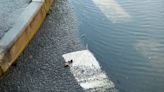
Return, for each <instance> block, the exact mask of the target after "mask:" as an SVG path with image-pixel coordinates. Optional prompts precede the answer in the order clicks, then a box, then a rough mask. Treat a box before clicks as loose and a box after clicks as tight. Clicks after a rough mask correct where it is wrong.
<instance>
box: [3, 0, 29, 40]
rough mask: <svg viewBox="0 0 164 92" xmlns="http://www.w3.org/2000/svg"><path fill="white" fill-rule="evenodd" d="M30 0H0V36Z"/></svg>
mask: <svg viewBox="0 0 164 92" xmlns="http://www.w3.org/2000/svg"><path fill="white" fill-rule="evenodd" d="M30 1H31V0H0V9H1V10H0V38H1V37H2V36H3V35H4V33H5V32H7V31H8V30H9V29H10V28H11V27H12V25H13V24H14V23H15V21H16V20H17V18H18V17H19V15H20V14H21V13H22V11H23V10H24V9H25V8H26V7H27V6H28V4H29V3H30Z"/></svg>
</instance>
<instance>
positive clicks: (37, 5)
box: [0, 0, 53, 76]
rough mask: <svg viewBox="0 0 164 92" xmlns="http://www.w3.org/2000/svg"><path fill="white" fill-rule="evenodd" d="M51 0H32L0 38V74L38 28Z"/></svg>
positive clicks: (6, 68)
mask: <svg viewBox="0 0 164 92" xmlns="http://www.w3.org/2000/svg"><path fill="white" fill-rule="evenodd" d="M52 2H53V0H32V2H31V3H30V4H29V5H28V7H27V8H26V9H25V10H24V11H23V13H22V14H21V15H20V17H19V19H18V20H17V22H16V24H14V25H13V27H12V28H11V29H10V30H9V31H8V32H7V33H6V34H5V35H4V36H3V37H2V39H1V40H0V76H2V75H3V74H4V73H5V72H6V71H7V70H8V69H9V67H10V66H11V65H12V63H14V61H15V60H16V59H17V58H18V57H19V55H20V54H21V52H22V51H23V50H24V49H25V47H26V46H27V45H28V43H29V42H30V40H31V39H32V38H33V36H34V35H35V33H36V32H37V31H38V29H39V28H40V26H41V24H42V23H43V21H44V18H45V17H46V14H47V12H48V10H49V8H50V6H51V4H52Z"/></svg>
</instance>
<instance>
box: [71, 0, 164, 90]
mask: <svg viewBox="0 0 164 92" xmlns="http://www.w3.org/2000/svg"><path fill="white" fill-rule="evenodd" d="M70 2H71V3H72V5H73V8H74V11H75V13H76V15H77V18H78V22H79V30H80V38H81V42H82V44H83V45H84V46H87V47H88V49H90V50H91V51H92V52H93V53H94V54H95V56H96V58H97V59H98V61H99V62H100V64H101V66H102V68H103V69H104V70H105V71H106V72H107V74H108V76H109V77H110V78H111V80H112V81H113V82H114V83H115V85H116V88H117V89H118V90H119V91H120V92H164V40H163V39H164V0H144V1H143V0H70Z"/></svg>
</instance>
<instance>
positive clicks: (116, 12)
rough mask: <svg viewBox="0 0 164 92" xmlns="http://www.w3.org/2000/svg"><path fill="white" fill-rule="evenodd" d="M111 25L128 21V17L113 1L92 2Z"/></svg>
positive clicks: (95, 0)
mask: <svg viewBox="0 0 164 92" xmlns="http://www.w3.org/2000/svg"><path fill="white" fill-rule="evenodd" d="M92 1H93V2H94V4H95V5H96V6H97V7H98V8H99V9H100V10H101V12H102V13H104V15H105V16H106V17H107V18H108V19H110V20H111V21H112V22H113V23H119V22H125V21H129V20H130V15H129V14H128V13H127V12H126V11H125V10H124V9H123V8H122V7H121V6H120V5H119V4H118V3H117V2H116V1H115V0H92Z"/></svg>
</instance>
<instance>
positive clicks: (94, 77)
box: [63, 50, 117, 92]
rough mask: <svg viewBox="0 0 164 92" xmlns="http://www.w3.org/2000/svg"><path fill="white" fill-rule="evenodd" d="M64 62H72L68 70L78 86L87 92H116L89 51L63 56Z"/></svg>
mask: <svg viewBox="0 0 164 92" xmlns="http://www.w3.org/2000/svg"><path fill="white" fill-rule="evenodd" d="M63 57H64V59H65V62H68V61H70V60H73V63H72V65H70V70H71V72H72V74H73V75H74V77H75V79H76V80H77V82H78V83H79V85H80V86H81V87H82V88H83V89H84V90H85V91H87V92H94V91H96V92H97V91H99V92H117V91H116V89H115V85H114V83H113V82H112V81H111V80H109V78H108V76H107V75H106V74H105V72H104V71H102V70H101V67H100V65H99V63H98V61H97V60H96V58H95V57H94V55H93V54H92V53H91V52H90V51H89V50H82V51H76V52H71V53H67V54H64V55H63Z"/></svg>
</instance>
